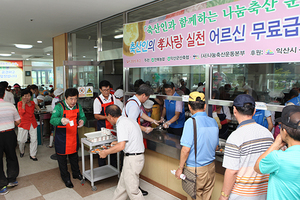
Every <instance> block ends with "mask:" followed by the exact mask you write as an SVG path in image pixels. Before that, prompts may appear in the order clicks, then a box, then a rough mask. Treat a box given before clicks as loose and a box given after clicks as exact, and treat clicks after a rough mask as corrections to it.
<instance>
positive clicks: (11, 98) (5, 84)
mask: <svg viewBox="0 0 300 200" xmlns="http://www.w3.org/2000/svg"><path fill="white" fill-rule="evenodd" d="M0 85H2V87H4V88H5V95H4V98H3V100H4V101H6V102H10V103H12V104H13V105H15V99H14V95H13V94H12V93H11V92H9V91H7V87H8V82H7V81H1V82H0Z"/></svg>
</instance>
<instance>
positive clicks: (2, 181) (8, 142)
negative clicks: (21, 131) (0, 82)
mask: <svg viewBox="0 0 300 200" xmlns="http://www.w3.org/2000/svg"><path fill="white" fill-rule="evenodd" d="M4 96H5V88H4V87H2V86H0V195H5V194H7V193H8V190H7V188H6V187H13V186H16V185H18V181H16V178H17V176H18V175H19V163H18V158H17V155H16V147H17V136H16V133H15V131H14V128H15V125H19V124H20V122H21V120H20V116H19V114H18V111H17V109H16V107H15V106H14V105H13V104H11V103H9V102H5V101H4V100H3V98H4ZM3 153H5V157H6V163H7V173H6V176H5V173H4V171H3Z"/></svg>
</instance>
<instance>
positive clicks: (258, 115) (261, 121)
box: [252, 110, 269, 128]
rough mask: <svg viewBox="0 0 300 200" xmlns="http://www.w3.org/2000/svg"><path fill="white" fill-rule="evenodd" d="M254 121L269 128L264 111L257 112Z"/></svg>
mask: <svg viewBox="0 0 300 200" xmlns="http://www.w3.org/2000/svg"><path fill="white" fill-rule="evenodd" d="M252 119H254V120H255V122H256V123H258V124H260V125H262V126H264V127H266V128H268V126H269V125H268V120H267V118H266V116H265V111H264V110H256V112H255V114H254V115H253V117H252Z"/></svg>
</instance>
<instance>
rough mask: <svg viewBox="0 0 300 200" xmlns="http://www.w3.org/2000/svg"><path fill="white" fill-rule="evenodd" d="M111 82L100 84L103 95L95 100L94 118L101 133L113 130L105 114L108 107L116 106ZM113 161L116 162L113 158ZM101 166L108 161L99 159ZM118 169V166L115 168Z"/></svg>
mask: <svg viewBox="0 0 300 200" xmlns="http://www.w3.org/2000/svg"><path fill="white" fill-rule="evenodd" d="M110 85H111V84H110V82H109V81H107V80H103V81H101V82H100V83H99V90H100V92H101V94H100V95H99V96H98V97H97V98H95V100H94V106H93V108H94V117H95V119H97V131H101V128H107V129H113V126H112V125H111V123H109V121H107V116H106V114H105V110H106V107H107V106H109V105H112V104H115V102H116V98H115V96H114V95H113V94H111V93H110V91H111V88H110ZM111 160H112V161H113V160H115V159H114V158H111ZM98 164H99V166H103V165H105V164H106V159H103V158H100V157H99V159H98ZM112 164H113V165H116V162H112ZM115 167H116V166H115Z"/></svg>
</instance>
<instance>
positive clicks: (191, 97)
mask: <svg viewBox="0 0 300 200" xmlns="http://www.w3.org/2000/svg"><path fill="white" fill-rule="evenodd" d="M197 98H200V99H198V100H197ZM189 101H205V94H204V93H202V92H191V93H190V95H189Z"/></svg>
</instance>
